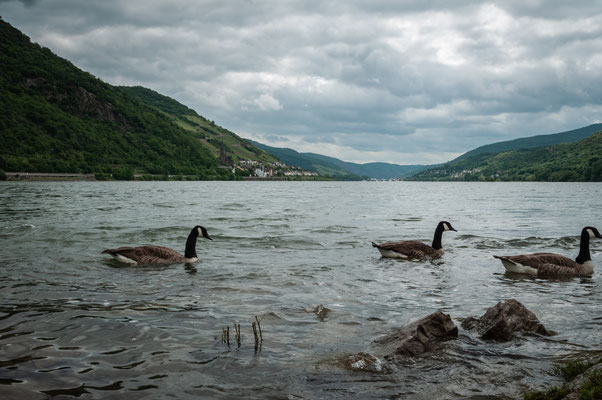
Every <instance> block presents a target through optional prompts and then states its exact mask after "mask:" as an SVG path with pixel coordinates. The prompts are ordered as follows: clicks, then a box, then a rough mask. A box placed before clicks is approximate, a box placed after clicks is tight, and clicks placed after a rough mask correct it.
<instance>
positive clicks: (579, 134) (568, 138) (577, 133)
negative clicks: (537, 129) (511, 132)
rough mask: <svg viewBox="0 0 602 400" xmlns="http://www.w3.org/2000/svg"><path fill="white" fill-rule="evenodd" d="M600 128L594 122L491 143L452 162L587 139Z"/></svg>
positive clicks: (601, 128) (599, 125)
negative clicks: (573, 127)
mask: <svg viewBox="0 0 602 400" xmlns="http://www.w3.org/2000/svg"><path fill="white" fill-rule="evenodd" d="M599 130H602V124H593V125H589V126H585V127H583V128H579V129H573V130H570V131H566V132H560V133H552V134H550V135H536V136H529V137H524V138H518V139H513V140H507V141H504V142H497V143H491V144H487V145H485V146H481V147H477V148H476V149H473V150H470V151H468V152H466V153H464V154H462V155H461V156H460V157H458V158H456V159H455V160H452V162H453V161H457V160H462V159H464V158H468V157H471V156H476V155H478V154H485V153H488V154H496V153H501V152H502V151H510V150H520V149H534V148H536V147H542V146H551V145H554V144H560V143H575V142H578V141H580V140H582V139H585V138H586V137H588V136H590V135H592V134H593V133H595V132H598V131H599Z"/></svg>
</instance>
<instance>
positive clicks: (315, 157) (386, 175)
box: [249, 140, 429, 179]
mask: <svg viewBox="0 0 602 400" xmlns="http://www.w3.org/2000/svg"><path fill="white" fill-rule="evenodd" d="M249 141H250V142H251V143H252V144H253V145H255V147H259V148H260V149H263V150H265V151H266V152H268V153H270V154H272V155H274V156H275V157H278V158H279V159H280V160H282V162H284V163H286V164H289V165H296V166H298V167H301V168H304V169H308V170H310V171H316V172H318V173H319V174H320V175H330V176H335V177H339V178H348V179H359V178H360V177H361V178H374V179H394V178H403V177H407V176H410V175H411V174H412V173H414V172H417V171H420V170H422V169H424V168H427V167H429V166H426V165H399V164H390V163H380V162H376V163H366V164H358V163H352V162H347V161H342V160H339V159H338V158H334V157H329V156H324V155H321V154H316V153H299V152H298V151H296V150H293V149H289V148H282V147H272V146H268V145H265V144H262V143H259V142H255V141H252V140H249Z"/></svg>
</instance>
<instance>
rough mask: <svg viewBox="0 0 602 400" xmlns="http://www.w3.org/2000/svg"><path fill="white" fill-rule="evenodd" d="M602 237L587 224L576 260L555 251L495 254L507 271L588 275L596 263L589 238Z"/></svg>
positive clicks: (545, 274)
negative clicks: (590, 248)
mask: <svg viewBox="0 0 602 400" xmlns="http://www.w3.org/2000/svg"><path fill="white" fill-rule="evenodd" d="M590 238H602V235H600V232H598V230H597V229H596V228H594V227H593V226H586V227H585V228H583V230H582V231H581V243H580V245H579V255H578V256H577V258H576V259H575V261H573V260H571V259H570V258H567V257H565V256H561V255H560V254H554V253H534V254H523V255H516V256H493V257H495V258H497V259H499V260H502V264H504V267H506V271H509V272H515V273H519V274H529V275H536V276H539V277H542V276H554V275H587V274H591V273H593V272H594V264H593V263H592V257H591V256H590V254H589V239H590Z"/></svg>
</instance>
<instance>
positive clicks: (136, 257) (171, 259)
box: [102, 225, 213, 265]
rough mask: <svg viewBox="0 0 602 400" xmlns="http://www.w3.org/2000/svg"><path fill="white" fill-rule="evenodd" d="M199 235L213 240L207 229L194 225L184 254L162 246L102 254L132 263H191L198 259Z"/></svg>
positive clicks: (108, 251)
mask: <svg viewBox="0 0 602 400" xmlns="http://www.w3.org/2000/svg"><path fill="white" fill-rule="evenodd" d="M199 235H200V236H202V237H204V238H207V239H209V240H213V239H211V237H210V236H209V234H208V233H207V229H205V228H204V227H202V226H200V225H197V226H195V227H194V228H192V230H191V231H190V234H189V235H188V239H186V250H185V251H184V255H182V254H180V253H178V252H177V251H175V250H173V249H170V248H169V247H163V246H138V247H119V248H117V249H107V250H104V251H103V252H102V254H105V253H106V254H110V255H112V256H113V258H115V259H116V260H118V261H121V262H124V263H127V264H132V265H136V264H171V263H193V262H197V261H198V260H199V258H198V257H197V255H196V240H197V238H198V237H199Z"/></svg>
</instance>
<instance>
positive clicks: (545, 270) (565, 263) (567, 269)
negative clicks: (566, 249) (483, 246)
mask: <svg viewBox="0 0 602 400" xmlns="http://www.w3.org/2000/svg"><path fill="white" fill-rule="evenodd" d="M494 257H495V258H497V259H499V260H501V261H502V264H504V267H506V269H507V270H509V271H510V272H519V273H520V269H523V270H524V272H522V273H527V274H531V275H537V276H553V275H585V274H591V273H592V272H593V268H592V267H593V265H592V263H591V261H589V262H588V261H586V262H584V263H583V264H579V263H578V262H576V261H574V260H571V259H570V258H568V257H565V256H562V255H560V254H554V253H533V254H521V255H516V256H494ZM526 268H531V269H533V271H529V270H528V269H526Z"/></svg>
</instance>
